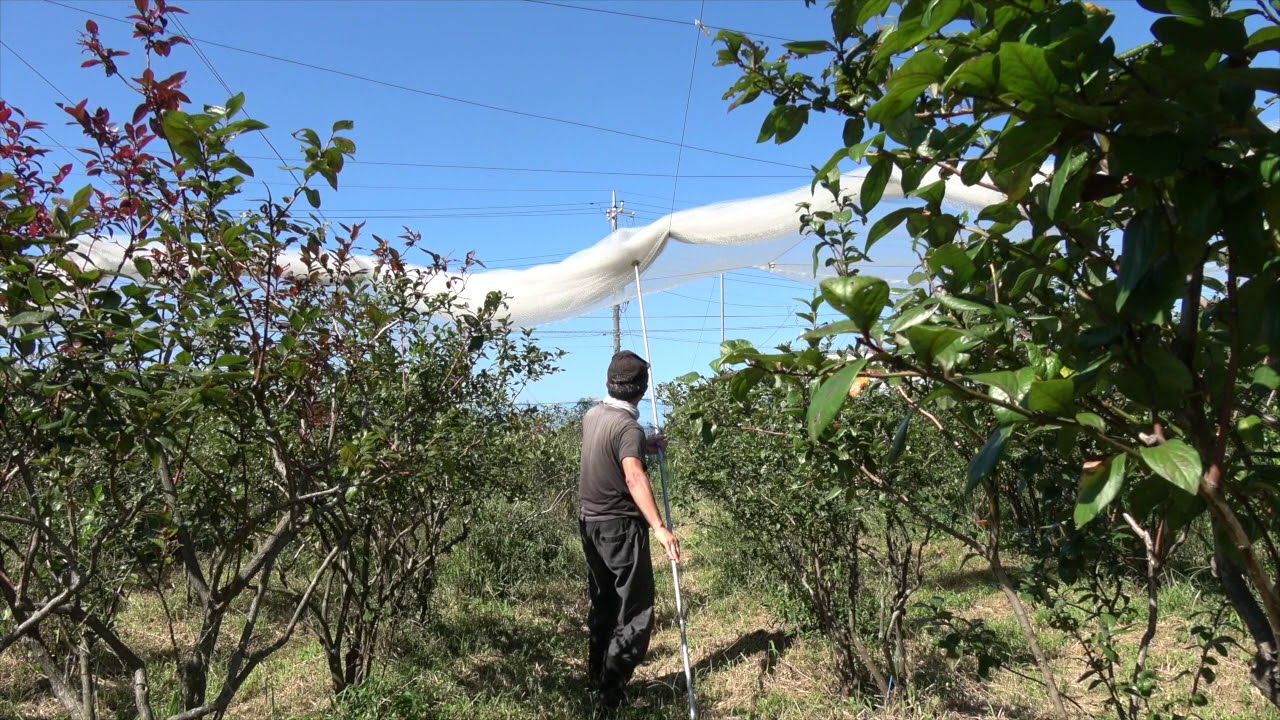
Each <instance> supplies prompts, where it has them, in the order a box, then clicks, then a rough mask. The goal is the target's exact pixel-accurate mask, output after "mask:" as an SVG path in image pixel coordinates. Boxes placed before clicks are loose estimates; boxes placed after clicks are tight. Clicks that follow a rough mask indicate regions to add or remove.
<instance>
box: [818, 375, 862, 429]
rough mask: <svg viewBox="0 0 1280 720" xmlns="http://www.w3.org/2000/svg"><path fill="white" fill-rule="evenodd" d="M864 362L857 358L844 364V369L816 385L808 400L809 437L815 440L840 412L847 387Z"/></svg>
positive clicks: (850, 385)
mask: <svg viewBox="0 0 1280 720" xmlns="http://www.w3.org/2000/svg"><path fill="white" fill-rule="evenodd" d="M866 364H867V361H866V360H858V361H856V362H854V363H852V364H850V365H846V366H845V367H844V369H842V370H840V372H837V373H836V374H835V375H832V376H831V377H829V378H827V379H826V380H823V381H822V384H820V385H819V386H818V389H817V390H816V391H815V392H814V393H813V399H812V400H811V401H810V402H809V418H808V419H809V437H810V438H811V439H813V440H817V439H818V437H819V436H820V435H822V433H823V431H825V430H826V429H827V426H828V425H830V424H831V421H832V420H835V419H836V415H839V414H840V408H841V407H843V406H844V401H845V399H846V398H848V397H849V388H850V387H852V386H853V381H854V380H856V379H857V377H858V373H860V372H862V368H863V367H865V366H866Z"/></svg>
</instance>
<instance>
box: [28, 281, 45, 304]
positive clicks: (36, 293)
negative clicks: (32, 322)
mask: <svg viewBox="0 0 1280 720" xmlns="http://www.w3.org/2000/svg"><path fill="white" fill-rule="evenodd" d="M27 292H28V293H30V294H31V300H32V302H34V303H35V304H37V305H45V304H48V302H49V296H48V295H46V294H45V292H44V283H42V282H40V278H38V277H35V276H32V277H29V278H27Z"/></svg>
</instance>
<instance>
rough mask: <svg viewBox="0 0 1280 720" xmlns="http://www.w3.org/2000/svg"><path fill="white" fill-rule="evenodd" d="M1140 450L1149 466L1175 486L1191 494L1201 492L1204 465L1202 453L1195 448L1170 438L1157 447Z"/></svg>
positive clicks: (1143, 459)
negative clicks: (1201, 462) (1202, 464)
mask: <svg viewBox="0 0 1280 720" xmlns="http://www.w3.org/2000/svg"><path fill="white" fill-rule="evenodd" d="M1138 452H1139V453H1141V455H1142V461H1143V462H1145V463H1146V464H1147V467H1149V468H1151V470H1152V471H1154V472H1155V474H1157V475H1159V476H1160V477H1162V478H1164V479H1165V480H1168V481H1169V482H1170V483H1171V484H1172V485H1173V486H1174V487H1176V488H1178V489H1179V490H1181V491H1183V492H1185V493H1188V494H1191V495H1195V494H1196V493H1197V492H1199V490H1200V475H1201V474H1202V473H1203V467H1202V466H1201V464H1200V453H1198V452H1196V449H1195V448H1193V447H1191V446H1190V445H1188V444H1186V443H1185V442H1183V441H1182V440H1169V441H1168V442H1164V443H1161V444H1159V445H1157V446H1155V447H1144V448H1141V449H1140V450H1139V451H1138Z"/></svg>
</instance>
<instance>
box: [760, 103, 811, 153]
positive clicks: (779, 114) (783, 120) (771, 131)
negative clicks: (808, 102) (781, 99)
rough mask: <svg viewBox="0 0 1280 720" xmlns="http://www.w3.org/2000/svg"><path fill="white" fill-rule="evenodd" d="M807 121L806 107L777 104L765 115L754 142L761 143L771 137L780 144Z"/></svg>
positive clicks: (793, 134)
mask: <svg viewBox="0 0 1280 720" xmlns="http://www.w3.org/2000/svg"><path fill="white" fill-rule="evenodd" d="M808 121H809V111H808V110H807V109H805V108H800V107H796V106H795V105H777V106H775V107H774V108H773V109H772V110H770V111H769V114H768V115H766V116H765V119H764V123H763V124H762V125H761V126H760V136H759V137H757V138H756V142H758V143H762V142H764V141H766V140H768V139H769V138H773V141H774V143H776V144H778V145H781V144H783V143H785V142H787V141H788V140H790V139H791V138H794V137H795V136H796V135H797V134H799V132H800V129H801V128H803V127H804V124H805V123H806V122H808Z"/></svg>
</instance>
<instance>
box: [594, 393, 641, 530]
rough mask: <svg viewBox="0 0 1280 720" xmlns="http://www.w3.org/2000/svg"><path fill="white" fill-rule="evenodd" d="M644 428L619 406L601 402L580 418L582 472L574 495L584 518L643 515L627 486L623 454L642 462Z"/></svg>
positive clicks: (601, 518) (609, 518)
mask: <svg viewBox="0 0 1280 720" xmlns="http://www.w3.org/2000/svg"><path fill="white" fill-rule="evenodd" d="M644 446H645V440H644V429H642V428H641V427H640V423H638V422H636V418H635V416H633V415H632V414H631V413H629V412H627V411H626V410H625V409H623V408H619V407H613V406H611V405H608V404H605V403H601V404H600V405H597V406H595V407H593V408H591V409H590V410H588V411H587V414H586V415H584V416H583V418H582V474H581V475H580V476H579V478H578V497H579V498H580V499H581V502H582V517H583V518H584V519H586V520H612V519H617V518H625V517H636V518H643V517H644V515H643V514H641V512H640V508H639V507H638V506H637V505H636V501H635V500H634V499H632V497H631V491H630V490H629V489H628V488H627V479H626V475H625V474H624V473H623V471H622V460H623V458H629V457H633V458H638V459H639V460H640V463H641V464H642V465H643V464H644V449H645V448H644Z"/></svg>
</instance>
